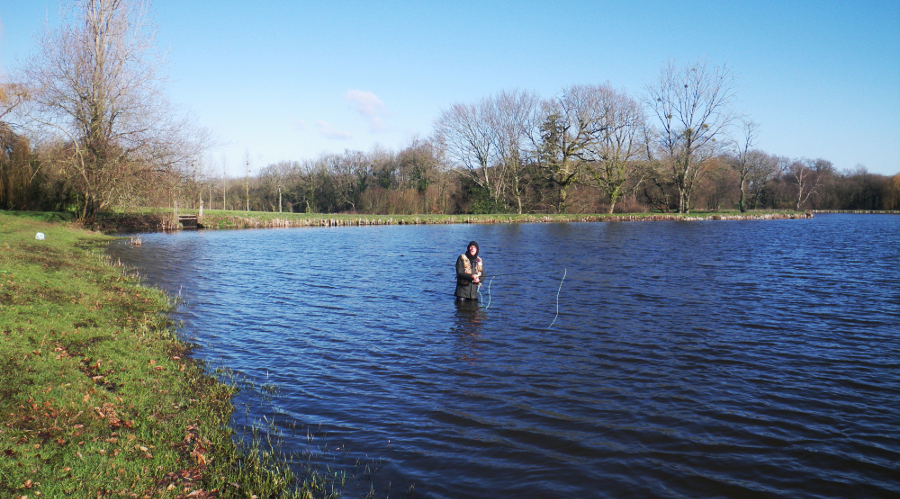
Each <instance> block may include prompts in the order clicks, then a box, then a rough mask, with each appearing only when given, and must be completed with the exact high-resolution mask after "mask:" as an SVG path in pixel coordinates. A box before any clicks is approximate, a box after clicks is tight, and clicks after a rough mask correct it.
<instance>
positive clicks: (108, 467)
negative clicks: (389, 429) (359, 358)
mask: <svg viewBox="0 0 900 499" xmlns="http://www.w3.org/2000/svg"><path fill="white" fill-rule="evenodd" d="M67 220H68V219H67V217H66V216H64V215H55V214H43V213H39V214H22V213H19V214H13V213H9V212H2V211H0V497H91V498H97V497H154V498H155V497H170V498H178V497H302V498H313V497H337V495H338V492H335V490H339V488H336V480H339V479H341V477H339V476H337V475H336V476H335V477H331V476H330V475H327V476H325V475H323V474H321V473H318V472H312V473H310V474H309V476H305V477H297V476H295V475H294V474H293V472H292V471H291V467H290V465H289V460H288V459H287V458H286V457H285V456H283V455H279V454H278V453H277V452H276V451H275V450H274V449H273V447H272V446H271V442H266V441H262V440H260V439H255V440H252V441H251V443H249V444H241V443H239V442H237V441H236V439H235V438H234V435H233V432H232V430H231V429H230V427H229V422H230V417H231V414H232V411H233V406H232V404H231V397H232V395H233V394H234V391H235V388H233V387H232V386H229V385H227V384H223V383H220V382H218V381H217V380H216V379H215V378H214V377H212V376H210V375H209V374H207V373H206V372H205V370H204V366H203V365H202V364H201V363H200V362H198V361H196V360H193V359H191V358H190V357H189V356H188V355H189V353H190V349H191V345H189V344H187V343H184V342H182V341H180V340H179V339H178V337H177V335H176V334H175V329H174V325H173V324H172V323H171V322H170V320H169V319H168V317H167V315H166V312H168V311H169V310H171V307H172V301H171V300H170V298H169V297H167V296H166V295H165V294H164V293H163V292H161V291H159V290H156V289H151V288H147V287H143V286H140V285H139V283H138V281H137V279H136V278H135V277H133V276H130V275H129V274H128V273H127V272H126V271H125V269H123V268H122V267H121V266H117V265H115V264H112V263H111V262H109V261H108V259H107V257H106V256H105V253H104V251H103V248H104V246H105V245H106V244H107V243H108V242H109V241H110V240H111V238H110V237H108V236H103V235H101V234H98V233H93V232H88V231H85V230H83V229H80V228H78V227H75V226H74V225H71V224H69V223H67ZM61 222H62V223H61ZM37 232H41V233H44V234H45V236H46V238H45V239H44V240H36V238H35V235H36V233H37ZM341 480H342V479H341ZM338 485H340V484H338Z"/></svg>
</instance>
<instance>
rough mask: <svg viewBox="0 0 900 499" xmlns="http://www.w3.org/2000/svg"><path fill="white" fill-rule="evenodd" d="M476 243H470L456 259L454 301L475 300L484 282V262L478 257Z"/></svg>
mask: <svg viewBox="0 0 900 499" xmlns="http://www.w3.org/2000/svg"><path fill="white" fill-rule="evenodd" d="M478 253H479V249H478V243H476V242H475V241H471V242H470V243H469V245H468V246H467V247H466V252H465V253H464V254H462V255H459V258H457V259H456V293H455V294H456V300H457V301H466V300H477V299H478V288H479V286H481V281H482V280H484V262H483V261H482V260H481V257H479V256H478Z"/></svg>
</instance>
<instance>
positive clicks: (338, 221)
mask: <svg viewBox="0 0 900 499" xmlns="http://www.w3.org/2000/svg"><path fill="white" fill-rule="evenodd" d="M191 215H193V216H196V215H198V212H197V211H196V210H193V211H184V212H182V211H179V216H191ZM812 217H813V213H812V212H787V211H782V212H753V213H740V212H737V211H735V212H699V213H622V214H565V215H564V214H552V215H544V214H528V215H513V214H500V215H358V214H357V215H353V214H306V213H273V212H246V211H222V210H213V211H205V212H204V214H203V216H201V217H199V218H198V228H199V229H216V230H218V229H273V228H299V227H353V226H356V227H363V226H378V225H443V224H497V223H569V222H660V221H663V222H671V221H682V222H691V221H706V220H797V219H808V218H812ZM97 228H98V229H99V230H100V231H102V232H105V233H139V232H171V231H177V230H182V228H183V227H182V225H181V224H180V223H178V222H177V221H176V219H175V218H174V216H173V213H172V212H171V211H157V212H151V213H120V214H106V215H102V216H100V217H99V218H98V222H97Z"/></svg>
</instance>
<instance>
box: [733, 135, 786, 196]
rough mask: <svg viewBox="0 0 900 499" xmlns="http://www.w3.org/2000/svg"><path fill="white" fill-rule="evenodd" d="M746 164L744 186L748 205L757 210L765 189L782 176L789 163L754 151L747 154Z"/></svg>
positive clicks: (756, 150)
mask: <svg viewBox="0 0 900 499" xmlns="http://www.w3.org/2000/svg"><path fill="white" fill-rule="evenodd" d="M746 162H747V175H746V178H745V183H744V186H745V188H746V192H747V201H748V204H749V205H750V208H751V209H755V208H756V207H757V206H758V205H759V202H760V198H761V197H762V195H763V192H764V189H765V188H766V186H767V185H768V184H769V183H770V182H772V181H773V180H775V179H777V178H778V177H779V176H780V175H781V174H782V170H783V169H784V166H785V165H786V164H787V161H786V160H783V159H781V158H779V157H777V156H773V155H771V154H766V153H765V152H763V151H760V150H759V149H754V150H752V151H750V152H748V153H747V155H746ZM742 197H743V195H742Z"/></svg>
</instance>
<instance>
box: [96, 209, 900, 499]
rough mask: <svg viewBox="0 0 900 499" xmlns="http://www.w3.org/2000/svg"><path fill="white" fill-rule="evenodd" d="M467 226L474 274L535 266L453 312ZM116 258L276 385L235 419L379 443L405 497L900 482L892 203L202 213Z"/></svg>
mask: <svg viewBox="0 0 900 499" xmlns="http://www.w3.org/2000/svg"><path fill="white" fill-rule="evenodd" d="M471 239H476V240H478V241H479V243H480V244H481V247H482V251H483V253H484V258H485V261H486V265H487V269H488V272H489V274H501V273H517V274H518V273H524V275H516V276H500V277H497V278H496V279H494V280H493V281H491V282H490V285H489V286H488V287H485V288H483V289H482V296H483V301H482V303H481V305H480V306H476V307H472V308H465V307H462V308H457V307H456V306H455V305H454V303H453V301H452V298H450V297H449V295H450V294H451V293H452V287H453V276H452V272H453V270H452V266H453V260H454V259H455V257H456V255H458V254H459V253H461V250H462V248H461V247H460V246H461V245H464V244H465V243H466V242H467V241H469V240H471ZM111 251H113V252H114V253H116V256H117V257H119V258H121V259H122V260H123V261H125V262H128V264H129V265H133V266H136V267H138V268H139V269H140V271H141V274H142V275H143V276H145V277H146V279H147V280H148V281H149V282H151V283H154V284H156V285H159V286H161V287H163V288H165V289H169V290H172V291H173V292H177V291H178V290H179V289H180V288H181V289H183V295H184V296H185V297H186V299H187V304H186V306H184V307H183V308H182V310H181V311H180V312H179V314H180V318H182V319H183V320H184V321H185V332H186V334H188V335H189V336H192V337H195V338H196V339H197V341H198V342H199V343H200V344H201V348H200V349H199V350H198V354H199V355H201V356H203V357H204V358H206V359H207V360H208V361H209V362H210V365H211V366H213V367H215V366H218V365H226V366H228V367H230V368H232V369H235V370H237V371H240V372H241V373H243V375H245V376H247V377H248V378H249V379H250V380H253V381H255V382H257V383H265V382H269V383H275V384H277V385H278V386H279V387H280V390H279V391H278V392H277V393H275V394H274V395H273V398H272V402H271V404H265V403H259V402H258V401H254V399H252V395H251V394H249V393H244V394H240V395H239V396H238V399H237V401H238V402H239V403H247V404H248V410H249V414H248V416H246V418H247V419H242V418H244V416H243V415H241V414H238V415H237V417H238V419H237V421H236V422H237V423H239V424H240V423H246V422H247V421H252V420H254V419H256V418H260V417H263V416H265V417H266V418H268V419H269V420H271V421H275V424H276V426H278V427H279V428H281V429H282V430H283V431H284V432H285V443H286V446H287V450H294V451H297V452H302V451H312V452H314V453H316V452H318V453H321V452H322V451H323V449H324V448H325V447H328V448H329V449H334V448H340V449H341V450H340V452H339V453H338V454H337V455H335V456H334V458H335V459H334V460H333V461H328V462H329V463H331V464H340V463H343V464H346V465H348V466H351V465H352V463H353V462H354V461H355V460H356V459H381V460H383V462H382V465H381V471H379V472H378V474H377V478H378V479H380V480H382V482H384V483H387V482H390V483H391V484H393V485H392V487H393V489H392V490H393V491H394V492H395V495H397V494H396V492H397V491H401V490H402V491H406V489H407V488H408V487H409V485H411V484H415V490H416V492H417V495H419V496H422V497H454V498H455V497H566V496H571V497H704V496H718V497H849V496H870V497H886V496H891V495H898V494H900V486H898V482H897V481H896V474H897V464H896V463H898V462H900V444H898V442H900V430H898V425H897V424H896V423H897V421H898V420H900V404H898V403H897V401H898V400H900V376H898V373H900V361H898V359H900V339H898V331H900V327H898V326H900V288H897V286H895V284H896V283H897V282H898V278H900V270H898V269H900V218H898V217H890V216H842V215H834V216H817V217H816V218H814V219H812V220H803V221H766V222H710V223H706V222H700V223H666V222H660V223H619V224H600V223H598V224H534V225H508V226H505V225H498V226H447V227H440V226H435V227H370V228H331V229H296V230H256V231H235V232H194V233H182V234H177V235H159V234H153V235H145V236H144V244H143V245H142V246H140V247H131V246H128V245H125V244H122V245H119V246H114V247H113V248H112V249H111ZM160 255H165V257H160ZM399 255H405V256H404V257H400V256H399ZM564 270H565V275H566V278H565V280H563V279H562V278H563V271H564ZM561 284H562V286H560V285H561ZM557 300H558V301H557ZM488 304H490V305H489V306H488ZM557 307H558V308H557ZM557 312H558V315H557ZM554 320H555V321H556V322H553V321H554ZM551 323H552V324H553V327H552V328H551V327H549V325H550V324H551ZM294 426H296V427H298V428H302V429H303V431H302V434H300V433H293V431H292V430H290V429H291V428H293V427H294ZM307 431H309V432H310V434H309V435H307ZM325 442H327V444H326V443H325Z"/></svg>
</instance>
